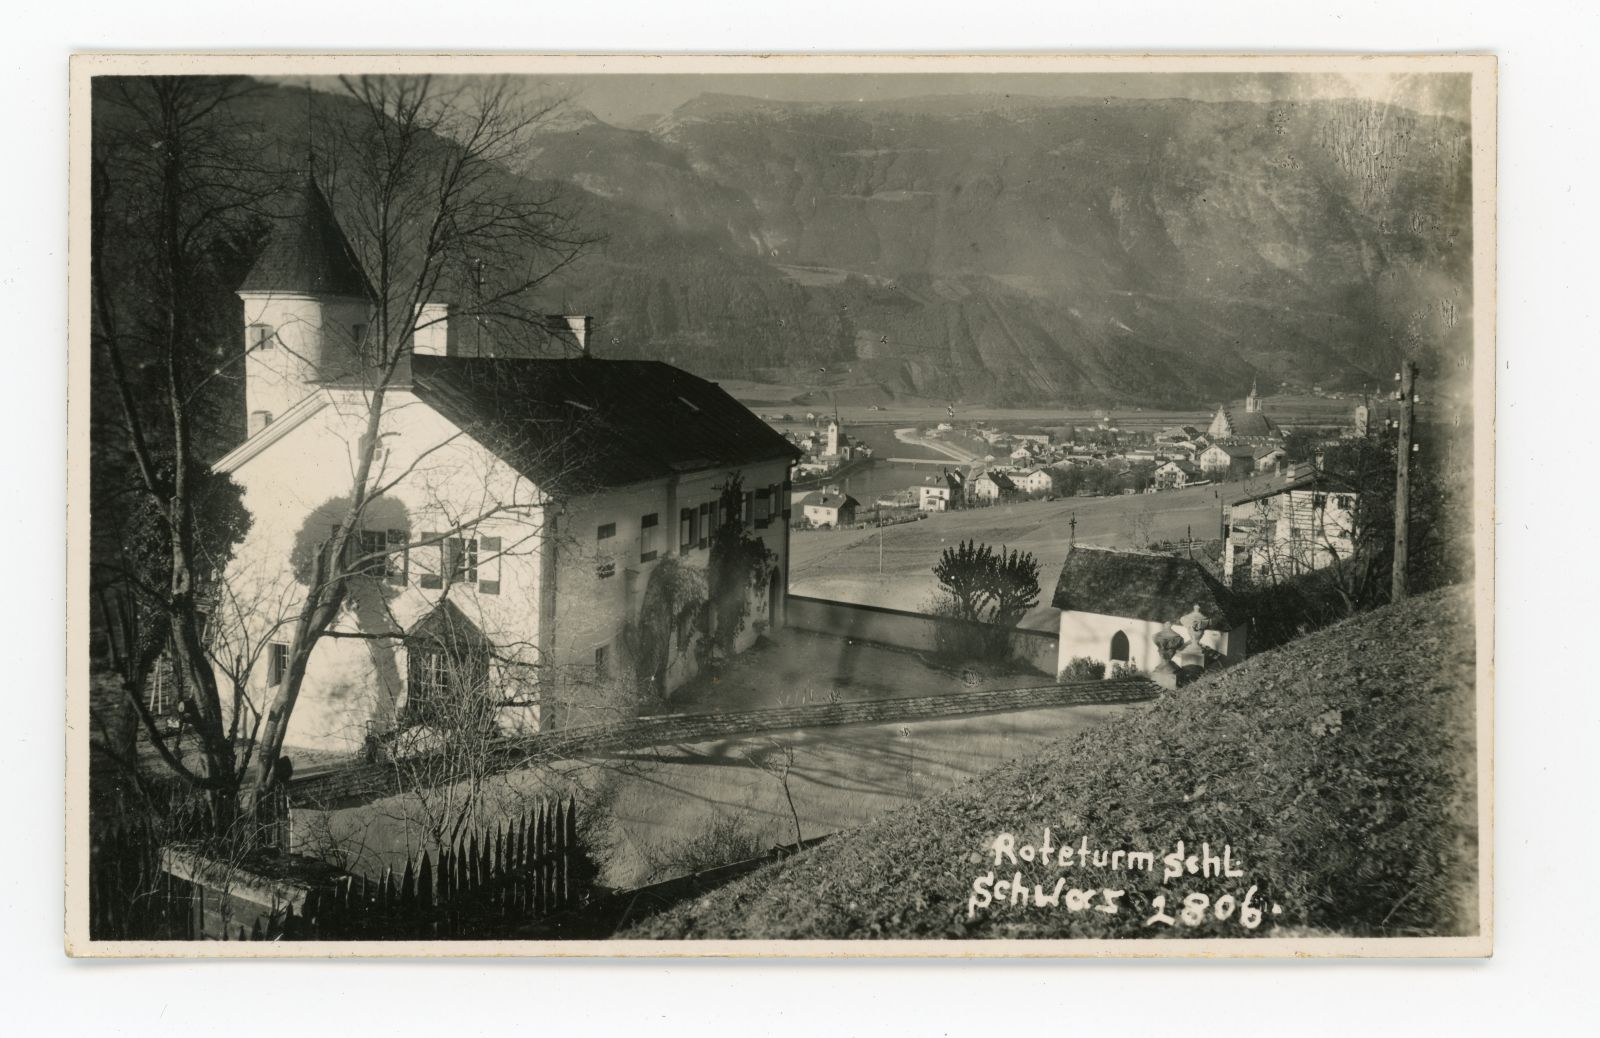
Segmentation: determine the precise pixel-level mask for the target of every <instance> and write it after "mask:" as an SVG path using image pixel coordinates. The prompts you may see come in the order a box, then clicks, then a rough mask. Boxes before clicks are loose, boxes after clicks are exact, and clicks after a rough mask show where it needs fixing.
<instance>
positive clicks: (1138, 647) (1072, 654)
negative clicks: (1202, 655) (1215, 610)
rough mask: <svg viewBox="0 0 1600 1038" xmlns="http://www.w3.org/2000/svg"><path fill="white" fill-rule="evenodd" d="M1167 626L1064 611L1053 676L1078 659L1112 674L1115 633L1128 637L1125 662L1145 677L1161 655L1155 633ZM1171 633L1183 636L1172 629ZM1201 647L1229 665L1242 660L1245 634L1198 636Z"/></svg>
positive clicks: (1175, 629)
mask: <svg viewBox="0 0 1600 1038" xmlns="http://www.w3.org/2000/svg"><path fill="white" fill-rule="evenodd" d="M1168 628H1169V625H1168V624H1165V623H1162V622H1159V621H1155V620H1133V619H1129V618H1127V617H1118V616H1105V615H1103V614H1100V613H1086V612H1081V611H1079V610H1064V611H1063V612H1062V613H1061V634H1060V638H1059V641H1058V645H1059V649H1058V657H1057V661H1056V673H1058V674H1059V673H1060V672H1061V670H1062V668H1064V667H1065V666H1066V665H1067V663H1068V662H1069V661H1071V660H1072V659H1074V658H1076V657H1078V656H1087V657H1088V658H1089V659H1092V660H1099V661H1100V662H1102V663H1104V664H1105V665H1106V672H1107V674H1108V675H1109V674H1110V671H1111V638H1112V636H1113V635H1114V634H1116V633H1117V632H1118V631H1121V632H1122V633H1123V634H1126V635H1127V636H1128V660H1129V662H1131V663H1132V664H1133V665H1134V666H1136V667H1138V668H1139V669H1140V670H1142V671H1144V672H1145V673H1149V672H1150V671H1151V670H1152V669H1154V668H1155V667H1157V666H1159V665H1160V663H1161V653H1160V652H1159V651H1158V650H1157V649H1156V643H1155V641H1154V639H1155V636H1156V634H1157V633H1159V632H1160V631H1162V630H1164V629H1168ZM1171 629H1172V630H1174V631H1178V633H1182V631H1181V630H1180V629H1179V628H1177V627H1175V626H1172V627H1171ZM1200 643H1201V644H1202V645H1205V646H1207V647H1208V648H1210V649H1212V650H1214V651H1216V652H1219V653H1221V654H1222V655H1223V656H1224V657H1225V658H1227V659H1228V660H1229V661H1231V662H1236V661H1238V660H1242V659H1244V655H1245V632H1244V631H1243V630H1237V631H1207V632H1206V633H1205V634H1203V635H1201V636H1200Z"/></svg>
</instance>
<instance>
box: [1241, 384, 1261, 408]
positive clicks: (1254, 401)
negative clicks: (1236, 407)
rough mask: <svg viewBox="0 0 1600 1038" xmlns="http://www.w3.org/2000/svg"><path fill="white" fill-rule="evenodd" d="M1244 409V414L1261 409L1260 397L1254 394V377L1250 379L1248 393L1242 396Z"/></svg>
mask: <svg viewBox="0 0 1600 1038" xmlns="http://www.w3.org/2000/svg"><path fill="white" fill-rule="evenodd" d="M1244 410H1245V413H1246V414H1255V413H1256V412H1257V411H1259V410H1261V398H1260V397H1259V396H1257V395H1256V380H1255V379H1254V378H1251V379H1250V395H1249V396H1247V397H1245V398H1244Z"/></svg>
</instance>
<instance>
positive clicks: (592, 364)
mask: <svg viewBox="0 0 1600 1038" xmlns="http://www.w3.org/2000/svg"><path fill="white" fill-rule="evenodd" d="M239 295H240V297H241V298H242V299H243V300H244V309H245V316H244V321H245V334H246V343H247V346H248V352H247V354H246V357H247V360H246V376H245V377H246V398H247V404H246V406H247V409H248V411H249V435H248V438H247V439H246V440H245V441H244V442H243V443H241V444H240V445H239V446H238V447H237V448H235V449H234V450H233V451H231V452H230V453H229V454H228V455H227V456H226V457H224V458H222V459H221V460H220V461H219V462H218V463H217V465H216V469H217V470H219V471H221V472H225V473H227V474H229V475H231V476H232V477H233V479H234V480H236V481H237V482H238V483H239V484H240V485H241V486H242V487H243V489H244V503H245V506H246V507H247V508H248V509H249V511H250V513H251V515H252V517H253V524H252V526H251V528H250V531H249V534H248V535H247V537H246V539H245V541H244V542H243V544H241V545H240V547H239V549H238V550H237V552H236V553H235V557H234V560H233V562H232V563H231V564H230V566H229V568H228V571H227V574H226V578H225V580H224V581H223V582H222V584H221V587H222V589H223V593H224V595H225V596H226V598H227V599H228V601H225V602H221V603H219V604H218V606H217V607H216V612H215V618H216V620H217V621H219V622H220V623H221V624H222V625H227V624H228V621H229V618H230V617H236V618H238V619H237V621H236V622H235V624H234V629H232V630H229V631H227V632H226V637H228V638H229V639H231V641H232V642H233V643H234V645H235V646H236V647H238V648H239V650H240V651H246V650H247V652H248V654H247V655H246V657H245V658H247V659H253V660H255V661H256V662H255V664H254V665H253V666H252V667H250V672H249V674H248V678H247V686H248V689H249V693H250V698H251V700H252V701H253V702H254V703H255V704H256V708H257V709H262V708H264V706H263V704H264V703H265V702H267V701H268V700H270V698H271V696H270V692H271V690H272V688H273V686H275V685H277V683H279V682H280V681H281V680H282V679H283V677H284V665H285V661H286V656H287V647H288V646H287V643H288V641H289V638H290V633H291V624H292V618H293V617H294V616H295V615H296V613H297V611H298V609H299V607H300V605H301V604H302V602H303V601H304V599H305V593H306V584H305V582H304V581H305V571H306V568H307V567H308V566H309V565H311V564H312V563H311V561H310V560H314V559H315V558H316V554H317V552H318V551H319V550H320V546H321V544H322V543H323V542H324V541H325V540H326V539H327V538H328V536H329V532H330V531H331V529H332V528H333V526H334V525H335V524H337V523H338V522H339V521H340V520H341V519H342V517H343V515H344V514H345V510H346V507H345V506H346V505H347V503H348V495H349V494H350V492H351V488H352V480H353V478H354V472H355V464H356V457H357V453H358V448H359V447H360V445H361V444H362V442H363V439H362V438H363V436H364V435H365V425H366V422H367V418H368V414H369V401H370V399H371V393H372V388H371V386H369V385H365V384H362V382H361V380H360V379H358V378H352V377H350V372H351V371H353V370H355V369H356V366H357V365H356V364H354V363H351V362H352V360H353V359H354V358H355V357H356V356H357V353H356V351H357V350H358V349H359V345H360V343H361V342H362V339H363V337H364V335H365V334H366V330H367V327H368V325H369V323H370V321H371V320H372V318H371V316H370V315H371V313H372V304H371V299H372V290H371V288H370V287H369V284H368V280H367V278H366V276H365V274H364V273H363V272H362V270H361V267H360V264H359V262H358V261H357V260H356V258H355V254H354V252H353V251H352V250H351V248H350V245H349V243H348V241H347V240H346V239H345V237H344V235H343V234H342V232H341V231H340V229H339V226H338V223H337V221H336V220H335V218H334V214H333V211H332V209H331V207H330V206H329V204H328V202H327V200H326V198H325V197H324V196H323V195H322V193H321V192H320V191H319V190H318V189H317V187H316V185H315V184H314V183H313V184H308V186H307V189H306V193H305V202H304V207H303V210H302V211H301V213H300V214H299V216H298V218H297V219H296V220H294V221H290V222H288V223H287V224H286V226H285V227H284V228H282V229H280V231H279V233H277V234H276V235H275V236H274V237H273V239H272V241H271V243H270V244H269V245H268V247H267V249H266V250H265V251H264V253H263V254H262V256H261V257H260V258H259V259H258V260H257V262H256V264H255V266H254V267H253V269H252V270H251V272H250V274H249V275H248V277H247V278H246V279H245V281H244V283H243V285H242V286H241V288H240V289H239ZM444 312H445V311H444V309H443V308H442V307H441V306H439V305H437V304H435V305H432V306H427V307H423V308H420V311H419V319H418V322H417V323H418V328H417V330H416V332H415V335H414V346H413V354H414V355H413V356H412V357H410V358H409V359H408V360H407V361H406V362H405V363H403V365H402V368H401V370H400V371H399V373H398V376H397V378H396V379H395V380H394V382H393V383H392V386H391V388H390V390H389V392H388V399H387V401H386V404H385V406H384V408H383V411H382V416H381V431H380V433H379V437H380V441H381V442H380V446H379V448H378V451H377V454H376V459H375V463H374V466H373V473H372V475H371V481H370V483H369V488H370V489H371V490H372V491H373V492H374V494H375V496H373V497H372V499H371V502H370V504H368V505H367V506H366V507H365V508H364V509H363V511H362V519H361V523H360V533H359V549H360V550H361V555H360V557H359V559H358V560H356V562H355V565H356V566H357V567H358V568H359V570H360V574H359V575H358V576H356V577H353V578H351V581H350V592H349V595H348V601H347V603H346V606H345V609H344V612H343V615H342V616H341V617H340V618H339V620H338V621H337V622H336V624H335V625H334V627H333V628H332V629H331V631H330V634H331V637H325V638H324V639H323V640H321V641H320V642H319V643H318V644H317V645H316V648H315V650H314V652H313V653H312V655H311V658H310V661H309V664H308V666H307V670H306V678H305V682H304V685H303V688H302V692H301V694H300V698H299V701H298V703H297V704H296V707H295V710H294V713H293V715H292V720H291V723H290V728H289V731H288V736H287V739H286V746H287V747H288V748H289V749H291V750H292V749H294V748H308V749H318V750H330V751H350V750H355V749H358V748H360V747H361V746H363V745H364V744H366V743H367V741H368V740H369V739H370V738H373V737H378V738H381V737H383V736H385V735H388V734H390V733H393V732H395V731H396V730H397V729H401V728H406V727H408V726H416V725H422V726H425V725H426V724H427V723H429V720H430V719H431V718H435V717H438V716H439V715H440V714H441V712H442V711H443V710H444V708H445V707H447V706H448V705H449V704H450V703H451V702H452V701H453V700H452V698H451V697H458V698H459V697H461V696H465V695H487V696H489V697H490V700H491V715H492V717H493V719H494V723H495V724H496V725H497V726H498V727H499V728H500V729H501V730H502V731H530V730H537V729H540V728H549V727H558V726H567V725H570V724H578V723H587V722H589V721H598V720H606V719H609V718H614V717H616V716H618V714H617V711H618V710H619V706H618V704H619V703H622V702H623V701H625V700H626V699H627V697H628V696H629V695H630V694H633V691H634V690H635V689H636V688H637V678H636V673H637V671H636V669H635V663H636V661H635V660H634V659H633V658H632V657H631V655H630V644H639V642H638V638H637V635H638V629H639V627H640V622H639V618H640V611H641V605H642V604H643V602H644V600H645V599H646V597H647V592H649V590H650V588H651V586H652V576H653V575H654V574H656V573H657V572H658V571H660V570H661V569H662V567H664V566H665V567H668V569H667V570H666V571H665V573H666V574H668V575H667V576H663V578H662V582H664V581H667V580H669V579H670V580H672V581H673V582H674V583H675V585H683V584H684V583H685V582H688V583H692V582H693V581H694V580H695V579H698V580H700V581H701V582H702V586H703V581H704V569H705V566H706V563H707V558H708V554H709V542H710V539H711V536H712V533H713V531H714V530H715V529H716V528H717V526H718V524H719V523H720V522H721V521H722V519H723V518H724V513H723V512H722V510H721V505H722V502H723V489H724V487H725V486H726V485H728V484H729V482H730V480H732V479H735V478H736V479H737V480H738V481H739V482H740V483H741V485H742V494H741V496H740V498H739V499H738V502H737V507H738V509H739V514H738V521H739V522H740V523H741V524H742V525H743V528H744V530H745V531H747V535H748V536H749V537H754V538H759V540H760V541H761V542H762V543H763V544H764V545H765V548H766V549H767V553H768V554H767V558H768V560H769V565H768V566H767V568H766V569H765V570H763V571H762V572H761V574H760V576H761V579H760V583H759V586H754V587H752V590H751V594H750V600H749V611H748V613H747V616H748V621H747V622H746V623H745V624H744V625H743V627H742V629H741V630H740V631H739V632H738V634H737V637H736V641H735V645H734V648H735V651H742V650H743V649H744V648H745V647H748V646H749V645H750V644H751V643H752V642H753V641H754V640H755V638H756V637H757V636H758V634H759V633H760V632H761V631H762V630H764V629H768V628H775V627H778V626H781V625H782V623H783V611H784V594H785V588H786V587H787V577H788V568H789V558H788V530H789V524H788V521H787V516H788V504H787V502H788V501H789V497H790V495H789V474H790V468H791V465H792V464H793V462H794V461H795V459H796V456H797V455H798V451H797V450H796V449H795V448H794V447H793V446H791V445H790V444H789V443H788V442H787V441H786V440H785V439H784V438H783V437H782V436H781V435H779V434H778V433H776V432H774V431H773V430H772V429H771V428H769V427H768V426H767V424H766V423H765V422H762V421H760V420H759V419H758V418H756V416H755V415H753V414H752V413H750V412H749V411H748V410H747V409H746V408H745V407H744V406H743V405H741V404H739V403H738V402H737V401H735V400H734V399H733V398H732V397H730V396H729V395H728V394H727V393H726V392H724V391H723V390H722V389H721V388H719V387H718V386H717V385H716V384H715V383H713V382H708V381H706V380H704V379H701V378H698V377H696V376H694V375H691V374H689V373H687V372H685V371H682V370H680V369H678V368H675V367H673V366H671V365H668V364H664V363H659V362H654V361H633V360H606V359H600V358H596V357H593V356H591V355H589V353H588V350H587V342H586V335H587V321H586V320H585V319H572V320H571V321H570V322H569V323H570V327H571V334H570V337H569V339H568V345H569V346H570V347H572V348H571V349H569V350H568V351H567V352H568V354H569V355H566V356H558V357H505V356H483V355H465V354H467V353H469V352H472V353H477V352H481V345H476V344H475V345H476V348H475V349H472V350H468V349H466V348H464V346H458V344H457V342H456V341H455V340H456V336H455V335H453V334H452V325H453V322H452V321H449V320H445V319H443V314H444ZM696 574H698V577H697V576H696ZM658 583H659V582H658ZM669 590H670V589H669ZM658 597H659V593H658ZM710 614H711V610H710V609H704V610H701V611H700V612H699V613H698V614H697V615H693V616H685V615H674V616H673V617H672V624H671V627H670V629H669V630H668V631H667V632H666V636H667V639H668V641H669V642H670V645H669V650H668V651H667V653H666V655H665V656H664V662H663V664H662V666H661V667H660V668H658V669H655V670H653V671H652V674H653V677H654V681H655V687H656V688H657V690H658V691H659V692H660V693H662V694H667V693H670V692H671V691H672V690H674V689H676V688H678V687H680V686H681V685H682V684H683V683H684V682H686V681H687V680H689V679H690V678H691V677H692V676H693V675H694V673H695V672H696V670H697V666H698V660H699V659H700V654H699V653H697V652H695V651H693V650H694V649H695V648H696V645H697V643H698V642H699V641H700V639H702V638H704V637H705V636H706V631H707V629H708V628H707V624H708V623H709V622H711V621H710ZM630 635H631V636H632V637H631V639H630ZM225 687H226V686H225Z"/></svg>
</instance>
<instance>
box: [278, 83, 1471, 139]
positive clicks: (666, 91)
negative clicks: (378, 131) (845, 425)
mask: <svg viewBox="0 0 1600 1038" xmlns="http://www.w3.org/2000/svg"><path fill="white" fill-rule="evenodd" d="M262 78H264V79H271V80H275V81H277V82H282V83H284V84H285V85H299V84H306V83H309V84H310V85H312V86H315V87H320V88H323V89H330V88H331V89H337V88H336V87H335V86H334V83H333V81H332V80H331V79H329V78H325V77H313V78H311V79H309V80H308V79H304V78H300V77H291V76H264V77H262ZM527 79H528V81H529V83H530V85H534V86H536V88H544V89H547V90H549V91H550V92H553V93H559V94H561V95H563V96H570V97H571V99H572V101H573V102H574V103H575V104H576V105H578V106H580V107H583V108H587V109H588V110H589V111H591V112H593V113H594V114H595V115H597V116H599V117H600V118H601V119H603V120H605V121H606V122H609V123H615V124H619V125H625V126H626V125H634V124H638V123H640V122H645V121H648V120H650V119H651V118H653V117H657V116H661V115H665V114H666V113H667V112H670V111H671V110H672V109H674V108H676V107H677V106H679V105H681V104H683V103H684V102H685V101H688V100H690V99H692V98H695V97H698V96H699V95H701V94H737V95H741V96H745V97H757V98H762V99H764V100H769V101H812V102H846V103H848V102H864V101H889V100H900V99H904V98H911V97H927V96H930V95H947V94H1019V95H1031V96H1035V97H1063V98H1066V97H1074V98H1101V97H1127V98H1161V97H1182V98H1190V99H1193V100H1200V101H1229V100H1233V101H1273V100H1299V99H1309V98H1341V97H1354V98H1364V99H1370V100H1377V101H1386V102H1389V103H1391V104H1397V105H1403V106H1405V107H1407V108H1411V109H1414V110H1416V111H1418V112H1421V113H1423V114H1427V115H1448V116H1452V117H1454V118H1457V119H1462V120H1466V119H1467V118H1468V116H1469V109H1468V89H1469V82H1470V80H1469V78H1468V77H1467V76H1466V75H1464V74H1460V73H1426V74H1391V73H1368V74H1362V75H1346V74H1338V73H1334V74H1328V73H1285V72H1271V73H1245V72H1212V73H1200V72H1134V73H1103V72H1053V73H1038V72H1033V73H1018V72H990V73H981V72H978V73H973V72H959V73H948V72H946V73H867V74H854V75H843V74H837V73H826V74H824V73H808V74H801V75H796V74H792V73H766V74H762V73H742V72H741V73H720V74H711V73H695V74H663V75H651V74H633V73H610V74H595V75H574V76H529V77H527Z"/></svg>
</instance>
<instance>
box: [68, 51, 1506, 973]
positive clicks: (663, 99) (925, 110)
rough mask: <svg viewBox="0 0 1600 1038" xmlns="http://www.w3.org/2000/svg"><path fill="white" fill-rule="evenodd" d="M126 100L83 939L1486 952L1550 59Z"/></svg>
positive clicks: (572, 950) (96, 454) (279, 80)
mask: <svg viewBox="0 0 1600 1038" xmlns="http://www.w3.org/2000/svg"><path fill="white" fill-rule="evenodd" d="M72 76H73V102H72V104H73V110H72V114H73V147H72V155H71V167H72V169H71V174H72V195H71V205H72V210H73V211H72V241H71V246H72V248H71V257H70V264H71V297H70V301H71V310H70V321H71V380H72V381H71V389H72V392H73V394H75V395H76V398H77V399H78V400H79V401H81V402H82V407H81V409H80V410H79V411H78V412H77V417H78V418H81V420H76V421H75V424H74V426H73V428H72V429H71V430H70V452H69V453H70V457H69V465H70V476H69V479H70V483H71V486H72V491H71V501H72V503H73V511H72V514H71V517H70V519H71V522H70V524H69V525H70V527H71V531H72V533H71V536H70V537H69V560H70V575H69V588H68V592H69V596H70V598H71V600H72V602H73V604H74V605H73V612H72V617H73V620H72V627H71V631H70V636H71V639H72V641H71V645H70V650H71V652H72V654H73V658H72V659H71V660H70V661H69V688H68V730H69V745H68V762H67V764H68V775H69V785H70V786H71V790H70V791H69V805H68V813H67V818H66V825H67V833H68V854H69V860H68V866H67V943H68V947H69V950H70V951H71V953H73V954H75V955H267V954H327V953H328V951H329V950H332V949H333V948H334V947H335V946H336V945H337V946H339V947H341V948H348V949H351V950H357V951H360V952H362V953H363V954H396V953H400V954H410V955H427V954H454V953H456V952H455V951H454V949H474V950H475V951H477V952H481V951H483V950H485V949H487V948H490V947H493V949H494V950H495V951H496V952H499V953H504V954H531V955H541V954H544V955H548V954H588V955H621V954H635V955H639V954H643V955H652V954H675V955H695V954H706V953H712V952H715V953H716V954H751V955H756V954H761V955H767V954H791V955H793V954H852V955H872V954H887V953H891V952H892V953H893V954H896V955H992V954H1007V955H1019V954H1020V955H1037V954H1050V955H1074V954H1087V953H1094V954H1134V955H1150V954H1173V955H1194V954H1200V953H1204V954H1249V955H1262V954H1268V955H1273V954H1283V955H1288V954H1341V955H1351V954H1361V955H1458V956H1459V955H1485V954H1488V953H1489V951H1490V937H1491V933H1492V907H1491V897H1490V893H1491V889H1490V878H1491V869H1490V866H1491V862H1490V860H1489V852H1490V847H1491V846H1492V840H1491V836H1492V833H1491V830H1490V819H1491V817H1492V812H1491V804H1490V793H1491V790H1490V786H1489V781H1488V775H1489V773H1490V772H1489V768H1490V765H1491V763H1492V746H1491V745H1490V740H1489V733H1490V732H1491V730H1492V729H1491V725H1490V721H1491V716H1492V715H1491V712H1490V711H1491V704H1492V692H1493V689H1492V687H1491V685H1490V682H1491V674H1492V664H1493V660H1492V645H1493V641H1492V625H1493V609H1494V600H1493V588H1492V579H1493V544H1492V536H1493V528H1492V519H1493V516H1492V508H1493V485H1494V471H1493V435H1494V431H1493V416H1494V409H1493V400H1494V396H1493V394H1494V388H1493V378H1494V341H1493V328H1494V317H1493V315H1494V311H1493V303H1494V298H1493V297H1494V292H1493V286H1494V280H1493V278H1494V265H1493V257H1494V230H1495V228H1494V175H1495V152H1494V145H1495V123H1494V116H1495V111H1494V106H1495V81H1494V77H1495V66H1494V62H1493V59H1492V58H1487V57H1455V56H1451V57H1447V56H1434V57H1406V58H1401V57H1388V58H1382V59H1368V60H1363V59H1357V58H1333V57H1322V58H1290V57H1282V56H1278V57H1272V58H1265V57H1260V58H1243V57H1231V58H1204V57H1187V58H1182V59H1178V58H1168V59H1152V58H1144V59H1137V58H1106V57H1101V58H1098V59H1086V58H1085V59H1070V58H1055V59H1042V58H1035V59H1028V58H1009V59H1008V58H986V59H977V58H965V59H963V58H924V59H917V58H897V59H886V58H839V57H835V58H810V59H808V58H789V59H782V60H779V59H766V60H763V59H756V58H743V59H740V58H720V59H712V58H693V59H690V58H678V59H665V58H647V57H633V58H626V59H615V58H613V59H602V58H553V57H548V58H520V59H512V58H497V59H483V58H477V59H467V58H443V57H428V56H412V57H408V58H398V57H395V58H383V57H375V56H346V57H340V56H323V57H308V56H298V57H288V56H283V57H273V56H243V55H235V56H230V57H223V56H188V57H183V56H160V57H155V56H150V55H144V56H140V57H119V56H114V55H97V56H80V57H78V58H77V59H76V60H75V62H74V65H73V71H72ZM491 942H492V943H491ZM835 942H838V943H835ZM845 942H851V943H845ZM319 949H320V950H319Z"/></svg>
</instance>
